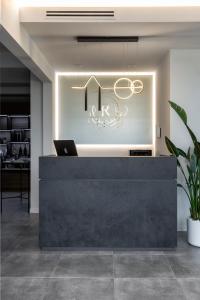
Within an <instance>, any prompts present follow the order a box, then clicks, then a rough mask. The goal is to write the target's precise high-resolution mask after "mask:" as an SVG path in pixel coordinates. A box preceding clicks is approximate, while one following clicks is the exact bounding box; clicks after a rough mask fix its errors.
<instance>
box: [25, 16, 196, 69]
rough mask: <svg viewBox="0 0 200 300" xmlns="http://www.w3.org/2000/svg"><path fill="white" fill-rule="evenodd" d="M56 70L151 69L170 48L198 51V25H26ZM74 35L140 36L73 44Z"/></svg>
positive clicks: (194, 23)
mask: <svg viewBox="0 0 200 300" xmlns="http://www.w3.org/2000/svg"><path fill="white" fill-rule="evenodd" d="M23 26H24V27H25V29H26V30H27V32H28V33H29V34H30V35H31V37H32V38H33V40H34V41H35V42H36V43H37V45H38V47H39V48H40V49H41V51H42V52H43V53H44V55H45V56H46V58H47V59H48V60H49V62H50V64H51V65H52V66H53V67H54V69H55V70H57V71H108V70H109V71H117V70H118V71H120V70H144V69H145V70H147V69H148V70H152V69H155V68H156V66H157V65H158V64H159V63H160V61H161V60H162V58H163V56H164V55H165V54H166V53H167V52H168V51H169V50H170V49H173V48H176V49H200V22H184V23H180V22H179V23H175V22H173V23H169V22H168V23H163V22H160V23H159V22H156V23H141V22H140V23H134V22H131V23H125V22H123V23H119V22H107V23H106V22H96V23H91V22H90V23H87V22H82V23H81V22H73V23H72V22H71V23H70V22H67V23H64V22H63V23H62V22H59V23H56V22H53V23H48V22H46V23H40V22H32V23H31V22H26V23H23ZM78 35H98V36H100V35H103V36H105V35H106V36H107V35H108V36H109V35H114V36H116V35H120V36H130V35H131V36H134V35H138V36H139V37H140V40H139V43H105V44H104V43H77V41H76V39H75V37H76V36H78Z"/></svg>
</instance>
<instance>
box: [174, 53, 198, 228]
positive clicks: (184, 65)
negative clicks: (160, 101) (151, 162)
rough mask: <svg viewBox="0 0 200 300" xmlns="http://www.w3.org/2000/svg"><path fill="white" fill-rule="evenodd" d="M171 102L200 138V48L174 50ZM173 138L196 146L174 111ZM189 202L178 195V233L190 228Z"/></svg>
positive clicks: (181, 144)
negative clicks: (184, 115) (185, 114)
mask: <svg viewBox="0 0 200 300" xmlns="http://www.w3.org/2000/svg"><path fill="white" fill-rule="evenodd" d="M170 99H171V100H173V101H174V102H176V103H177V104H179V105H180V106H182V107H183V108H184V109H185V110H186V112H187V114H188V123H189V125H190V126H191V128H192V130H193V131H194V132H195V134H196V135H197V137H198V139H200V49H199V50H171V53H170ZM170 137H171V139H172V141H173V142H174V143H175V144H176V145H178V146H179V147H180V148H183V149H184V150H187V149H188V147H189V146H191V145H192V142H191V139H190V137H189V135H188V133H187V130H186V128H185V127H184V125H183V123H182V122H181V121H180V119H179V118H178V116H177V115H176V113H175V112H174V111H171V113H170ZM188 214H189V210H188V200H187V198H186V196H185V194H184V192H183V191H179V192H178V230H183V229H186V218H187V217H188Z"/></svg>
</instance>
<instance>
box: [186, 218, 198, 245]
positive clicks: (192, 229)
mask: <svg viewBox="0 0 200 300" xmlns="http://www.w3.org/2000/svg"><path fill="white" fill-rule="evenodd" d="M187 233H188V243H189V244H191V245H193V246H196V247H200V221H195V220H192V219H191V218H189V219H188V220H187Z"/></svg>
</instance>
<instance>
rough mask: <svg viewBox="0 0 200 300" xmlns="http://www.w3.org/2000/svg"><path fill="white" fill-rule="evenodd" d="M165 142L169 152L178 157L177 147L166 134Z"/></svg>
mask: <svg viewBox="0 0 200 300" xmlns="http://www.w3.org/2000/svg"><path fill="white" fill-rule="evenodd" d="M165 143H166V146H167V149H168V150H169V152H170V153H171V154H173V155H174V156H176V157H179V151H178V148H177V147H176V146H175V145H174V144H173V143H172V141H170V139H169V138H168V137H167V136H166V137H165Z"/></svg>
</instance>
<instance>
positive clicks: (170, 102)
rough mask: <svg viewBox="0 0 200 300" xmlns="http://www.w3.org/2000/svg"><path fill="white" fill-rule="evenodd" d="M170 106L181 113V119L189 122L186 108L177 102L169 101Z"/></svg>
mask: <svg viewBox="0 0 200 300" xmlns="http://www.w3.org/2000/svg"><path fill="white" fill-rule="evenodd" d="M169 104H170V106H171V107H172V108H173V109H174V110H175V112H176V113H177V114H178V115H179V117H180V118H181V120H182V121H183V122H184V123H185V124H187V114H186V112H185V110H184V109H183V108H182V107H181V106H179V105H177V104H176V103H174V102H172V101H169Z"/></svg>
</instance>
